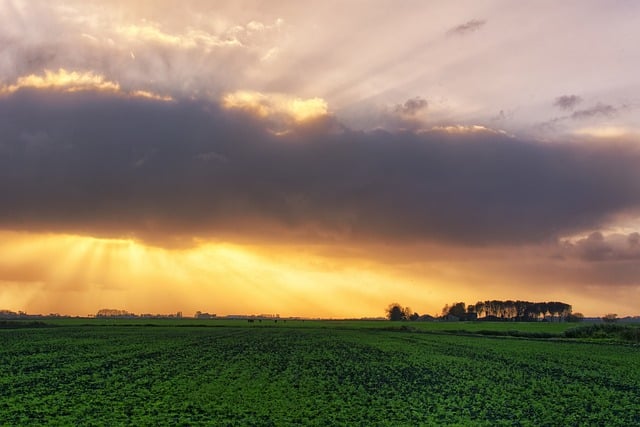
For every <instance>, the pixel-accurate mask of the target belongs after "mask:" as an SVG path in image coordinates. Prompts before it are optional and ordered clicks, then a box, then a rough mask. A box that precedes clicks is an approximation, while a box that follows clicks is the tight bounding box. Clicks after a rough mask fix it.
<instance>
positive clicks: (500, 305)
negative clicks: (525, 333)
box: [442, 300, 572, 320]
mask: <svg viewBox="0 0 640 427" xmlns="http://www.w3.org/2000/svg"><path fill="white" fill-rule="evenodd" d="M571 312H572V308H571V305H570V304H566V303H563V302H559V301H550V302H530V301H519V300H518V301H512V300H507V301H501V300H490V301H489V300H487V301H478V302H477V303H475V305H469V306H465V303H464V302H457V303H453V304H451V305H445V306H444V308H443V310H442V315H443V316H446V315H453V316H456V317H464V316H465V315H468V314H471V313H475V314H476V315H477V316H478V318H483V317H496V318H500V319H515V320H541V319H542V320H546V319H551V320H567V319H568V318H569V317H570V316H571Z"/></svg>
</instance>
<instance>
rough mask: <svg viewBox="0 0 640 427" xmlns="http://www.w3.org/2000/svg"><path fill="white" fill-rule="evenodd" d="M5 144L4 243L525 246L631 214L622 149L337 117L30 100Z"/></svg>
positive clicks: (5, 132)
mask: <svg viewBox="0 0 640 427" xmlns="http://www.w3.org/2000/svg"><path fill="white" fill-rule="evenodd" d="M0 135H1V136H0V200H2V204H0V226H1V227H2V228H10V229H43V230H57V231H61V230H65V231H74V232H86V233H99V234H108V235H114V236H122V235H128V236H136V237H139V238H142V239H147V240H157V241H159V242H165V241H169V240H170V238H173V237H190V236H214V237H215V236H236V237H247V238H253V237H255V236H258V237H260V236H263V237H265V238H270V237H274V236H278V238H281V239H282V238H284V239H286V238H294V237H295V236H298V237H300V236H302V237H304V238H307V239H327V238H330V239H333V238H339V239H356V240H373V241H409V240H412V241H444V242H449V243H462V244H491V243H522V242H534V241H542V240H545V239H553V238H556V237H558V236H561V235H566V234H567V233H572V232H576V231H580V230H584V229H589V228H591V229H593V228H596V227H598V226H599V225H601V224H602V223H603V222H605V221H607V219H608V218H609V217H610V216H611V215H614V214H617V213H620V212H623V211H630V210H633V209H637V208H639V207H640V168H638V164H639V162H640V152H639V151H638V149H637V148H633V147H631V146H621V145H619V146H616V147H603V146H597V147H593V146H587V145H578V144H573V145H572V144H541V143H535V142H528V141H523V140H518V139H515V138H511V137H507V136H504V135H501V134H495V133H491V132H475V133H467V134H461V133H446V132H435V131H433V132H426V133H416V132H401V133H389V132H384V131H377V132H370V133H367V132H355V131H350V130H348V129H344V128H340V127H337V126H335V123H333V120H332V119H327V120H325V121H319V122H316V123H311V124H307V125H305V126H301V127H300V128H298V129H296V130H294V131H293V132H291V133H289V134H288V135H284V136H275V135H273V134H272V133H270V132H269V131H268V130H266V127H265V125H264V123H262V122H260V121H258V120H256V119H254V118H251V117H249V116H247V115H245V114H243V113H238V112H229V111H225V110H222V109H220V108H219V107H217V106H216V105H213V104H209V103H199V102H192V101H185V102H173V103H162V102H155V101H151V100H133V99H125V98H122V97H118V96H112V95H97V94H91V93H75V94H62V93H47V94H44V93H38V92H34V91H28V90H23V91H19V92H17V93H15V94H14V95H11V96H8V97H4V98H1V99H0ZM162 244H164V243H162Z"/></svg>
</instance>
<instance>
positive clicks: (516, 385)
mask: <svg viewBox="0 0 640 427" xmlns="http://www.w3.org/2000/svg"><path fill="white" fill-rule="evenodd" d="M46 322H47V323H48V324H49V325H45V326H44V327H43V325H31V324H26V325H21V326H27V327H19V328H18V327H13V326H14V325H9V326H7V325H5V326H7V327H4V328H1V329H0V343H1V346H0V425H10V426H14V425H43V424H47V425H214V426H217V425H222V426H224V425H256V426H258V425H265V426H266V425H276V426H280V425H307V424H308V425H318V426H328V425H356V426H357V425H362V426H374V425H390V426H399V425H407V426H415V425H464V426H467V425H487V426H494V425H509V426H511V425H544V426H554V425H558V426H566V425H612V426H616V425H617V426H632V425H640V347H639V346H638V344H636V343H634V342H627V341H621V340H616V339H607V338H605V339H600V340H595V339H568V338H564V335H563V332H564V331H565V330H567V328H572V327H574V326H575V325H568V324H524V323H523V324H505V323H495V324H488V323H484V324H483V323H463V322H457V323H422V324H404V323H392V322H338V321H335V322H309V321H308V322H301V321H288V322H284V321H279V322H278V323H275V322H273V321H270V322H267V321H264V322H260V323H258V322H255V323H251V324H249V323H248V322H246V321H244V322H242V321H221V320H212V321H196V320H188V319H184V320H174V321H162V320H153V321H145V320H117V321H113V320H98V319H96V320H82V319H79V320H64V319H62V320H59V321H48V320H47V321H46ZM16 325H17V324H16ZM36 326H39V327H36ZM491 332H494V333H495V334H493V335H492V334H491ZM515 332H519V333H520V335H522V336H517V335H518V333H515ZM527 334H529V335H527ZM544 334H546V335H544ZM540 336H544V337H543V338H540Z"/></svg>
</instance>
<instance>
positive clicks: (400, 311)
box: [387, 302, 411, 321]
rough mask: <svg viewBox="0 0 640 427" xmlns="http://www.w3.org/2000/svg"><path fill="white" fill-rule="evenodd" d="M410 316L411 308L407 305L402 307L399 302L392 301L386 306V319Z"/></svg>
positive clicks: (406, 318)
mask: <svg viewBox="0 0 640 427" xmlns="http://www.w3.org/2000/svg"><path fill="white" fill-rule="evenodd" d="M410 316H411V309H410V308H409V307H405V308H402V306H401V305H400V304H398V303H397V302H394V303H392V304H389V307H387V319H389V320H393V321H397V320H409V317H410Z"/></svg>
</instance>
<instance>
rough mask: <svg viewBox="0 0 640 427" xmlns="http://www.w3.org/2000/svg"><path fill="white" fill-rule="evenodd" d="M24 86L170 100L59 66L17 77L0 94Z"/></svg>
mask: <svg viewBox="0 0 640 427" xmlns="http://www.w3.org/2000/svg"><path fill="white" fill-rule="evenodd" d="M25 88H31V89H50V90H59V91H63V92H80V91H100V92H112V93H118V94H124V95H127V96H132V97H142V98H151V99H155V100H161V101H170V100H172V98H171V97H169V96H162V95H158V94H155V93H152V92H148V91H144V90H134V91H130V92H126V91H123V90H122V88H121V87H120V85H119V84H118V83H116V82H112V81H110V80H107V79H106V78H105V77H104V76H103V75H101V74H96V73H94V72H91V71H83V72H79V71H67V70H66V69H64V68H59V69H58V70H57V71H51V70H44V74H43V75H37V74H30V75H28V76H23V77H19V78H18V80H17V81H16V83H14V84H12V85H5V86H2V87H0V94H10V93H14V92H16V91H18V90H20V89H25Z"/></svg>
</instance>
